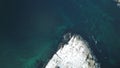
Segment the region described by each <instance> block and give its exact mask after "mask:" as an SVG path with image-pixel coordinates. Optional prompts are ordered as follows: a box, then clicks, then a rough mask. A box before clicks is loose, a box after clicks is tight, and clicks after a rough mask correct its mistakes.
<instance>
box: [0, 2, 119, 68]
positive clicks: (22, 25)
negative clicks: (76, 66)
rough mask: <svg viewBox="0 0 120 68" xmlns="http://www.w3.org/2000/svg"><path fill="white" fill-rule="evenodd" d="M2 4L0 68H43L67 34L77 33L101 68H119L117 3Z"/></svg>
mask: <svg viewBox="0 0 120 68" xmlns="http://www.w3.org/2000/svg"><path fill="white" fill-rule="evenodd" d="M0 3H1V6H0V8H1V10H2V11H1V21H0V27H1V29H0V31H1V32H0V68H38V67H39V68H41V67H42V65H44V64H46V62H47V61H48V60H49V59H50V57H51V55H52V54H53V53H54V52H55V51H56V50H57V47H58V45H59V43H60V42H61V40H62V39H61V38H62V36H63V35H64V34H65V33H67V32H71V33H77V34H79V35H81V36H82V37H83V38H84V39H85V40H86V41H87V42H88V43H89V45H90V47H91V48H92V50H93V52H94V54H95V55H96V57H97V58H98V62H100V64H101V68H120V65H119V63H120V58H119V57H120V55H119V52H120V31H119V29H120V24H119V22H120V19H119V18H120V13H119V12H120V8H119V7H117V6H116V3H115V2H114V1H112V0H100V1H99V2H98V1H96V0H91V1H90V0H51V1H50V0H35V1H33V0H21V1H17V0H12V1H1V2H0ZM95 41H97V44H96V43H95Z"/></svg>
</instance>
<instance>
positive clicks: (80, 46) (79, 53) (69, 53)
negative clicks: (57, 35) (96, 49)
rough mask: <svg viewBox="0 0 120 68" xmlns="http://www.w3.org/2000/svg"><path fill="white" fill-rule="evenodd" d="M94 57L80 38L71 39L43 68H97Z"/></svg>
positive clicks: (73, 37)
mask: <svg viewBox="0 0 120 68" xmlns="http://www.w3.org/2000/svg"><path fill="white" fill-rule="evenodd" d="M99 67H100V66H99V64H98V63H97V62H96V59H95V57H94V55H93V54H92V53H91V50H90V48H88V44H87V42H85V41H84V40H83V39H82V38H81V37H80V36H77V35H74V36H72V37H71V39H70V41H69V42H68V44H64V46H63V47H61V48H60V49H59V50H58V51H57V52H56V54H54V55H53V57H52V58H51V59H50V61H49V62H48V64H47V65H46V67H45V68H99Z"/></svg>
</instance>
